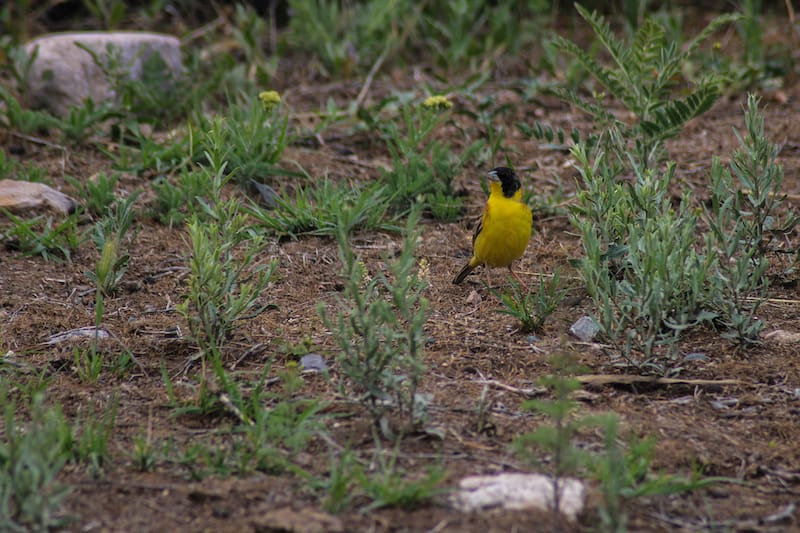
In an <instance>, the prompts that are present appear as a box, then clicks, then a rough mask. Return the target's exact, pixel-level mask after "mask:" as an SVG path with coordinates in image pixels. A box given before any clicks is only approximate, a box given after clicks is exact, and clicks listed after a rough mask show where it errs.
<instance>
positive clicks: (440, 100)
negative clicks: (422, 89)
mask: <svg viewBox="0 0 800 533" xmlns="http://www.w3.org/2000/svg"><path fill="white" fill-rule="evenodd" d="M422 105H423V106H424V107H426V108H428V109H433V110H435V111H444V110H445V109H450V108H451V107H453V102H451V101H450V100H449V99H448V98H447V97H446V96H444V95H441V94H438V95H434V96H429V97H427V98H426V99H425V101H424V102H422Z"/></svg>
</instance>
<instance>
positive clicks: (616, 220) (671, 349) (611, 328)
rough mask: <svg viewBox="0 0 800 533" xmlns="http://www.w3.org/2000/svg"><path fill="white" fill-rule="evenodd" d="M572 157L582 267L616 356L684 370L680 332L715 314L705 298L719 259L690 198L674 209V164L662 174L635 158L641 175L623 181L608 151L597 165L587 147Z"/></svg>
mask: <svg viewBox="0 0 800 533" xmlns="http://www.w3.org/2000/svg"><path fill="white" fill-rule="evenodd" d="M572 154H573V156H574V157H575V158H576V160H577V161H578V170H579V172H580V174H581V181H582V184H583V186H584V189H583V190H582V191H580V192H579V193H578V206H577V208H576V211H575V215H574V217H573V223H574V224H575V225H576V227H577V228H578V229H579V231H580V232H581V235H582V238H583V247H584V251H585V254H586V255H585V257H584V258H583V260H582V261H581V262H580V272H581V275H582V276H583V279H584V281H585V282H586V287H587V290H588V292H589V294H590V295H591V297H592V299H593V300H594V302H595V306H596V309H597V312H598V324H599V325H600V327H601V330H602V331H603V333H604V334H605V335H606V336H607V337H608V338H609V340H610V342H611V344H612V345H613V346H614V357H616V356H618V355H619V356H622V357H623V358H624V359H625V361H626V362H627V363H628V364H629V365H632V366H634V367H635V368H638V369H639V370H645V371H655V372H658V373H661V374H664V373H671V372H678V371H680V366H678V365H679V364H680V360H679V346H678V344H677V341H678V339H679V338H680V335H681V334H682V333H683V332H684V331H685V330H686V329H688V328H690V327H692V326H694V325H697V324H699V323H703V322H705V321H708V320H710V319H712V318H714V314H713V312H711V311H709V310H708V309H707V305H706V302H707V299H708V285H707V280H708V279H709V278H710V277H711V276H712V273H713V272H714V267H715V257H714V256H713V255H703V254H702V253H700V252H699V251H698V248H699V244H700V242H701V241H700V239H699V237H698V224H697V218H698V213H697V211H696V210H695V209H693V208H692V207H690V206H691V196H690V194H689V193H688V192H685V193H684V196H683V198H682V199H681V202H680V205H679V206H678V207H675V206H673V204H672V200H671V196H670V194H669V189H668V187H669V184H670V182H671V181H672V176H673V173H674V171H675V166H674V164H668V165H667V168H666V169H665V170H664V171H659V172H656V171H654V170H652V169H642V168H640V167H638V166H637V165H635V164H634V163H633V161H632V160H631V161H630V163H631V164H632V165H633V172H634V175H635V178H634V179H633V180H632V181H630V182H619V181H617V180H616V178H615V175H616V170H615V169H614V168H612V165H609V164H607V163H606V160H605V154H604V153H603V152H598V153H597V155H596V158H595V159H594V161H591V162H590V161H589V159H588V157H587V155H586V153H585V151H584V150H583V149H582V147H581V145H576V146H575V147H573V150H572Z"/></svg>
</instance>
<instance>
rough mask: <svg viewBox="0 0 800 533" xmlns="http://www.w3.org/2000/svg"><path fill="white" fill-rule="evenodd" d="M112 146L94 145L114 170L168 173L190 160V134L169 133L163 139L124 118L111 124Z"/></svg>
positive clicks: (191, 147)
mask: <svg viewBox="0 0 800 533" xmlns="http://www.w3.org/2000/svg"><path fill="white" fill-rule="evenodd" d="M115 133H116V135H114V138H115V139H116V140H117V143H118V144H117V145H116V149H115V150H113V151H112V150H109V149H108V148H105V147H102V146H98V148H99V149H100V151H101V152H103V153H105V154H106V155H107V156H108V158H109V159H110V160H111V166H112V168H113V169H114V170H117V171H120V172H129V173H133V174H145V173H154V174H168V173H171V172H172V171H174V170H176V169H180V168H182V167H183V166H185V165H186V164H188V163H189V161H190V160H191V154H192V153H194V148H195V147H194V146H193V145H192V144H191V141H192V139H193V137H192V136H191V135H189V136H187V137H179V136H176V137H171V138H169V139H167V140H166V141H161V140H158V139H156V138H155V137H154V136H153V135H152V134H151V133H147V132H146V130H143V128H142V125H141V124H140V123H138V122H126V123H123V124H121V125H119V127H117V128H115Z"/></svg>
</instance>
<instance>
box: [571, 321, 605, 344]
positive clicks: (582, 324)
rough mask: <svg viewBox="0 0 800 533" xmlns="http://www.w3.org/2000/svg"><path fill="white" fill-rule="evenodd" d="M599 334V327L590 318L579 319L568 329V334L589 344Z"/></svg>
mask: <svg viewBox="0 0 800 533" xmlns="http://www.w3.org/2000/svg"><path fill="white" fill-rule="evenodd" d="M598 333H600V326H599V325H598V324H597V322H595V320H594V319H593V318H592V317H590V316H582V317H580V318H579V319H578V320H577V321H576V322H575V323H574V324H572V326H570V328H569V334H570V335H572V336H573V337H575V338H576V339H578V340H581V341H583V342H589V341H591V340H592V339H594V338H595V337H596V336H597V334H598Z"/></svg>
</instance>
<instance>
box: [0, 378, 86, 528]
mask: <svg viewBox="0 0 800 533" xmlns="http://www.w3.org/2000/svg"><path fill="white" fill-rule="evenodd" d="M0 400H2V401H0V403H2V404H3V416H4V419H3V422H4V428H3V429H4V431H3V434H2V437H0V529H2V530H4V531H28V530H31V529H36V530H40V531H46V530H49V529H50V528H59V527H63V526H64V525H65V524H66V523H67V522H68V519H67V517H65V516H63V515H61V514H60V509H61V505H62V502H63V501H64V498H65V497H66V496H67V494H68V493H69V490H70V489H69V487H67V486H65V485H63V484H62V483H60V482H59V481H58V479H57V477H58V473H59V472H60V471H61V469H62V468H63V466H64V464H65V463H66V462H67V460H68V459H69V445H70V443H71V439H72V433H71V430H70V428H69V425H68V424H67V422H66V421H65V420H64V415H63V414H62V413H61V410H60V409H58V408H47V407H45V406H44V397H43V396H42V395H41V394H37V395H35V396H34V397H33V399H32V402H31V409H30V411H31V412H30V421H29V422H28V423H27V425H24V426H23V425H21V421H20V417H19V414H18V412H17V407H18V406H17V404H16V403H15V402H14V401H13V400H12V399H10V398H9V397H8V392H7V390H6V388H5V386H0Z"/></svg>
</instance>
